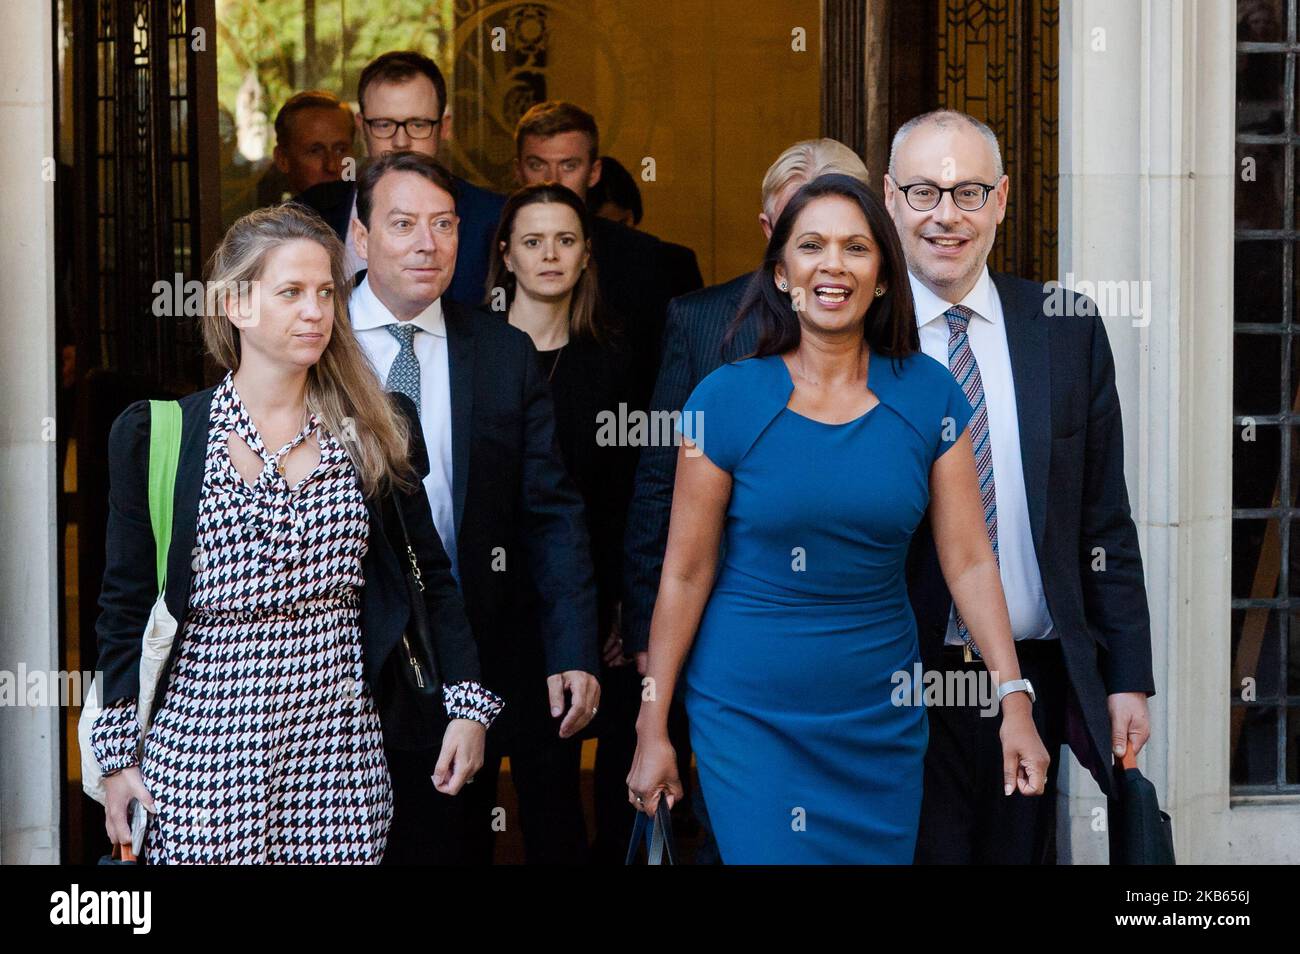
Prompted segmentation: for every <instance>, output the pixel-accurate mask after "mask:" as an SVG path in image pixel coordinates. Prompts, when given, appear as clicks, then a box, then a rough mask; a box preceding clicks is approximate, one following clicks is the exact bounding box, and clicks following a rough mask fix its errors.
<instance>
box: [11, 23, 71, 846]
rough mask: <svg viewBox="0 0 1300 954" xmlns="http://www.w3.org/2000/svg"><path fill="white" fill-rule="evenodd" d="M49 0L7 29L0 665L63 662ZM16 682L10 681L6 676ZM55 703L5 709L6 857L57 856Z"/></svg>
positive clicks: (55, 665)
mask: <svg viewBox="0 0 1300 954" xmlns="http://www.w3.org/2000/svg"><path fill="white" fill-rule="evenodd" d="M52 23H53V18H52V15H51V9H50V0H32V2H30V3H27V4H24V5H23V7H22V10H21V12H16V11H15V12H14V13H13V15H11V16H9V17H8V18H7V19H6V23H5V29H4V30H3V31H0V129H3V130H4V135H2V136H0V172H2V173H3V178H0V208H2V209H3V213H0V218H2V219H3V221H4V223H5V227H4V228H3V229H0V275H3V276H4V280H3V281H0V331H2V332H3V340H4V347H3V348H0V540H3V541H4V546H3V547H0V670H2V671H4V672H5V673H6V674H12V675H10V676H9V678H10V679H11V680H12V679H14V678H16V676H17V674H18V670H19V666H20V664H24V666H25V668H26V669H27V670H29V671H30V670H38V671H41V672H50V671H53V670H57V669H59V668H60V666H61V663H60V661H59V659H58V643H59V641H58V627H57V620H58V612H57V608H58V602H57V601H58V600H59V599H60V591H59V588H58V571H57V559H56V556H57V552H58V551H57V550H56V549H55V548H56V547H57V546H58V544H59V541H58V540H57V539H56V537H57V534H56V530H55V528H56V525H57V520H56V517H55V500H56V496H55V495H56V492H57V488H58V472H57V466H56V461H55V443H54V423H53V422H54V419H55V416H56V415H55V410H54V395H55V385H56V381H57V378H56V376H57V374H58V360H57V357H56V354H55V348H54V278H55V277H54V273H53V261H54V182H53V181H52V180H49V181H47V179H48V177H49V176H52V175H53V166H54V158H53V155H54V135H55V130H54V73H55V70H54V63H53V56H54V41H53V37H52V35H51V29H52ZM11 685H12V683H11ZM61 717H62V710H61V709H60V708H59V707H58V706H57V705H53V706H49V705H46V706H39V707H33V706H19V705H5V706H0V862H3V863H6V864H38V863H53V862H57V861H58V860H59V779H60V776H61V774H62V768H61V766H60V763H59V730H60V719H61Z"/></svg>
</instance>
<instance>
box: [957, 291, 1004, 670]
mask: <svg viewBox="0 0 1300 954" xmlns="http://www.w3.org/2000/svg"><path fill="white" fill-rule="evenodd" d="M943 316H944V317H945V318H947V319H948V370H949V371H951V372H952V376H953V377H954V378H956V379H957V383H958V384H959V385H961V389H962V391H964V392H965V394H966V400H967V401H968V402H969V403H970V406H971V409H972V410H973V411H974V412H975V413H974V415H973V416H972V417H971V421H970V442H971V449H972V450H974V452H975V473H976V475H977V476H978V477H979V485H980V500H981V502H982V503H983V504H984V529H985V530H986V531H987V532H988V535H989V543H991V544H993V558H994V559H995V560H997V559H998V498H997V491H996V489H995V487H994V483H993V441H992V439H991V437H990V435H989V408H988V403H987V402H986V401H985V400H984V380H983V378H981V377H980V366H979V365H978V364H977V363H976V362H975V352H973V351H971V348H970V337H969V335H968V334H967V328H968V326H969V324H970V320H971V318H973V317H975V312H973V311H971V309H969V308H967V307H966V306H965V305H954V306H953V307H951V308H949V309H948V310H947V311H945V312H944V313H943ZM999 562H1001V561H999ZM957 635H958V636H960V637H961V638H962V641H963V642H964V643H965V644H966V645H967V646H968V647H969V648H970V650H971V652H972V653H974V654H975V655H976V656H978V655H979V650H978V649H976V648H975V643H974V641H973V640H972V639H971V635H970V630H969V629H968V628H967V627H966V621H965V620H964V619H962V618H961V613H958V614H957Z"/></svg>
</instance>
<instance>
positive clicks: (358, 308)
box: [348, 277, 460, 581]
mask: <svg viewBox="0 0 1300 954" xmlns="http://www.w3.org/2000/svg"><path fill="white" fill-rule="evenodd" d="M348 311H349V314H350V316H351V319H352V328H353V331H355V332H356V336H357V341H358V342H360V344H361V350H362V351H364V352H365V355H366V357H367V358H368V359H369V360H370V364H371V367H373V368H374V370H375V374H377V375H378V376H379V383H380V385H381V386H382V385H383V384H384V383H385V382H386V381H387V380H388V371H389V369H390V368H391V367H392V366H393V361H395V360H396V359H397V352H398V351H400V350H401V345H399V344H398V343H397V339H396V338H394V337H393V336H392V334H390V333H389V332H388V330H387V329H386V328H385V326H386V325H394V324H397V323H398V320H397V319H396V318H395V317H393V313H392V312H391V311H389V310H388V309H387V308H386V307H385V306H384V304H383V302H381V301H380V300H379V299H378V298H376V297H375V293H374V291H372V290H371V288H370V279H369V277H367V278H366V279H364V280H363V281H362V282H361V284H360V285H358V286H357V287H356V288H355V289H354V290H353V292H352V298H351V299H350V300H349V302H348ZM411 321H412V322H413V323H414V324H415V325H417V326H418V327H419V328H420V329H421V330H420V331H418V332H416V334H415V337H414V338H412V339H411V341H412V346H413V347H414V348H415V357H416V360H417V361H419V362H420V430H421V431H422V432H423V434H424V444H425V447H427V448H428V451H429V475H428V476H427V477H425V478H424V491H425V493H426V494H427V495H428V497H429V506H430V507H431V508H432V509H433V524H434V526H435V527H437V528H438V536H439V537H441V538H442V545H443V548H444V549H446V551H447V556H448V557H449V558H450V559H451V571H452V574H453V575H454V576H455V577H456V580H457V581H459V580H460V567H459V565H458V564H457V561H456V519H455V510H454V509H453V504H452V496H451V377H450V372H449V370H448V362H447V323H446V321H445V319H444V318H443V316H442V300H441V299H439V300H437V301H435V302H434V303H433V304H432V305H430V306H429V307H428V308H426V309H425V310H424V311H422V312H420V314H418V315H416V316H415V317H414V318H412V319H411ZM426 332H427V334H426Z"/></svg>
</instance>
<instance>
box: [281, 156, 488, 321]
mask: <svg viewBox="0 0 1300 954" xmlns="http://www.w3.org/2000/svg"><path fill="white" fill-rule="evenodd" d="M356 191H357V184H356V183H355V182H325V183H322V184H321V185H317V186H312V187H311V188H310V189H308V190H307V191H305V192H303V193H301V194H300V195H298V196H296V197H295V198H294V201H295V202H298V203H300V204H302V205H305V206H307V207H308V208H310V209H313V210H315V211H316V213H317V214H319V215H320V216H321V218H323V219H324V220H325V221H326V222H328V223H329V225H330V228H332V229H333V230H334V232H335V234H337V235H338V237H339V239H340V240H342V241H346V240H347V229H348V222H349V221H350V220H351V218H352V202H353V199H354V197H355V196H356ZM456 192H457V194H456V214H457V215H459V216H460V229H459V231H460V240H459V243H458V246H457V251H456V272H455V274H454V275H453V276H452V279H451V285H450V286H449V287H448V289H447V292H446V295H447V297H448V298H451V299H454V300H455V301H458V302H462V303H464V304H467V305H470V306H471V307H472V306H476V305H478V304H479V302H481V301H483V292H484V286H485V285H486V284H487V274H488V264H489V263H490V261H491V252H492V237H493V236H494V235H496V230H497V223H498V222H500V220H501V210H502V208H504V207H505V204H506V197H505V196H503V195H498V194H497V193H495V192H489V191H488V190H487V189H481V188H479V187H478V186H476V185H474V184H473V183H471V182H466V181H465V180H464V179H461V178H459V177H457V178H456Z"/></svg>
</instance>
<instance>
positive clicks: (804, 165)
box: [763, 139, 871, 223]
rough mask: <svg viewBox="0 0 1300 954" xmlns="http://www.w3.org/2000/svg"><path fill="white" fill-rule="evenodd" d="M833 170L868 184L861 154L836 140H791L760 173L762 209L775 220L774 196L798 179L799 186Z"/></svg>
mask: <svg viewBox="0 0 1300 954" xmlns="http://www.w3.org/2000/svg"><path fill="white" fill-rule="evenodd" d="M834 172H838V173H841V174H843V175H846V176H852V177H853V178H854V179H857V180H858V181H859V182H861V183H863V184H864V185H871V183H870V182H868V181H867V178H868V177H867V167H866V164H865V163H863V161H862V159H861V157H860V156H859V155H858V154H857V153H856V152H854V151H853V150H852V149H850V148H849V147H848V146H846V145H844V143H842V142H840V141H839V140H838V139H805V140H804V141H803V142H797V143H795V144H794V145H793V146H791V147H790V148H789V149H787V150H786V151H785V152H783V153H781V155H779V156H777V157H776V162H774V163H772V165H770V166H769V167H768V169H767V175H765V176H763V211H764V212H765V213H766V214H767V217H768V218H769V219H770V220H771V221H772V222H773V223H775V222H776V198H777V196H779V195H780V194H781V193H782V192H784V191H785V190H786V189H787V188H788V187H789V185H790V183H792V182H795V181H798V182H799V184H800V185H803V184H805V183H808V182H812V181H813V180H814V179H816V178H817V177H818V176H824V175H827V174H829V173H834Z"/></svg>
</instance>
